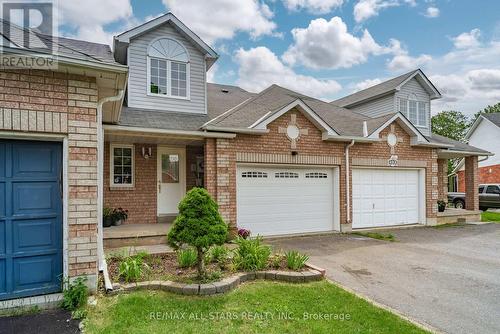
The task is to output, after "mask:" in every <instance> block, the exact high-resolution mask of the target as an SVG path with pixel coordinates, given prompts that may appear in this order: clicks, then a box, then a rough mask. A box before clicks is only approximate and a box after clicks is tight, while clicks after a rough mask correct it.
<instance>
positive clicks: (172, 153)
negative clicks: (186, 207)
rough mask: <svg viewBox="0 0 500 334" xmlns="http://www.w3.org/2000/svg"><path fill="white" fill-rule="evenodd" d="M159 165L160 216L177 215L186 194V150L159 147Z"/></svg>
mask: <svg viewBox="0 0 500 334" xmlns="http://www.w3.org/2000/svg"><path fill="white" fill-rule="evenodd" d="M157 163H158V165H157V166H158V167H157V171H158V187H157V191H158V215H175V214H177V213H178V212H179V210H178V209H177V206H178V205H179V202H180V201H181V199H182V198H183V197H184V195H185V194H186V150H185V149H184V148H172V147H162V146H158V162H157ZM138 172H139V173H140V171H138Z"/></svg>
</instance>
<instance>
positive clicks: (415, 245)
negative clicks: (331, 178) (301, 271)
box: [270, 224, 500, 334]
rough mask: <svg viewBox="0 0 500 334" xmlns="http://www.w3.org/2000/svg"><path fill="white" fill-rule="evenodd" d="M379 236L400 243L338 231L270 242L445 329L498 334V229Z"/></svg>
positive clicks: (334, 277)
mask: <svg viewBox="0 0 500 334" xmlns="http://www.w3.org/2000/svg"><path fill="white" fill-rule="evenodd" d="M381 232H382V231H381ZM383 232H385V233H386V232H389V233H392V234H394V235H395V237H396V240H397V242H388V241H380V240H376V239H370V238H365V237H358V236H355V235H340V234H339V235H328V236H311V237H297V238H290V239H275V240H270V243H271V244H273V246H275V247H277V248H282V249H292V248H293V249H297V250H299V251H302V252H305V253H307V254H308V255H310V260H311V262H312V263H314V264H316V265H318V266H321V267H323V268H325V269H326V270H327V276H328V277H329V278H330V279H332V280H334V281H337V282H339V283H341V284H342V285H345V286H347V287H349V288H351V289H353V290H354V291H356V292H358V293H360V294H363V295H365V296H367V297H369V298H371V299H373V300H375V301H377V302H379V303H382V304H385V305H387V306H390V307H392V308H394V309H396V310H398V311H400V312H401V313H403V314H405V315H407V316H409V317H411V318H413V319H415V320H417V321H420V322H424V323H427V324H429V325H431V326H432V327H434V328H437V329H438V330H441V331H443V332H448V333H482V334H486V333H500V224H485V225H465V226H460V227H444V228H432V227H417V228H411V229H399V230H391V231H383Z"/></svg>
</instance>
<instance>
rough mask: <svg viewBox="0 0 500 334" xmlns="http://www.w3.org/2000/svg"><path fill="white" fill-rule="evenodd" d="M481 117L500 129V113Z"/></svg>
mask: <svg viewBox="0 0 500 334" xmlns="http://www.w3.org/2000/svg"><path fill="white" fill-rule="evenodd" d="M481 115H482V116H483V117H484V118H486V119H487V120H489V121H490V122H492V123H493V124H495V125H496V126H498V127H499V128H500V112H495V113H490V114H481Z"/></svg>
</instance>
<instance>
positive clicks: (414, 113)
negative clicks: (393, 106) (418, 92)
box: [398, 94, 428, 127]
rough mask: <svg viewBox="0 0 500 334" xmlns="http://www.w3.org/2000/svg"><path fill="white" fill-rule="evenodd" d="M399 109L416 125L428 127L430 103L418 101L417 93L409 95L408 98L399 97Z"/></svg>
mask: <svg viewBox="0 0 500 334" xmlns="http://www.w3.org/2000/svg"><path fill="white" fill-rule="evenodd" d="M398 107H399V108H398V109H399V112H401V113H402V114H403V115H405V116H406V118H408V119H409V120H410V122H412V123H413V124H414V125H416V126H420V127H427V108H428V103H427V102H424V101H418V100H417V97H416V96H415V94H412V95H410V96H409V98H408V99H405V98H399V102H398Z"/></svg>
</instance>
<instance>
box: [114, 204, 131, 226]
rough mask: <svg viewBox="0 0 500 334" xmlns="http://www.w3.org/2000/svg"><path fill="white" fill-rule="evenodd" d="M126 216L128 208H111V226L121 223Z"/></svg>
mask: <svg viewBox="0 0 500 334" xmlns="http://www.w3.org/2000/svg"><path fill="white" fill-rule="evenodd" d="M127 218H128V210H124V209H122V208H118V209H114V210H113V226H119V225H121V224H123V223H124V222H125V221H126V220H127Z"/></svg>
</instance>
